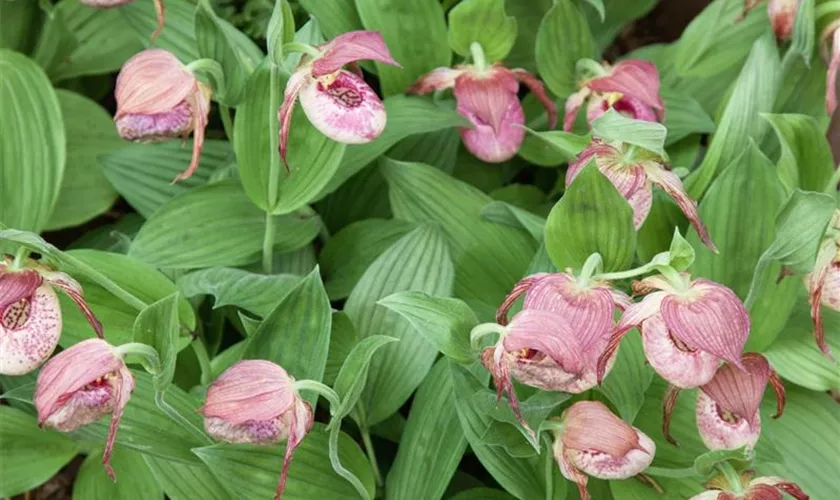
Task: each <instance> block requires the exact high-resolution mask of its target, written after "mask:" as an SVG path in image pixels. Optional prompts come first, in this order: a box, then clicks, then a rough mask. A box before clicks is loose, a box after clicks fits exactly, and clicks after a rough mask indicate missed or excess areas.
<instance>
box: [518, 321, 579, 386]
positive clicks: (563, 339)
mask: <svg viewBox="0 0 840 500" xmlns="http://www.w3.org/2000/svg"><path fill="white" fill-rule="evenodd" d="M502 343H503V345H504V348H505V350H506V351H508V352H513V351H519V350H521V349H533V350H534V351H537V352H539V353H540V354H543V355H545V356H547V357H549V358H551V359H552V360H553V361H554V362H555V363H557V364H558V365H559V366H560V367H561V368H563V370H564V371H565V372H566V373H573V374H580V373H581V372H582V371H583V366H584V359H583V354H582V351H581V348H580V344H579V340H578V339H577V338H576V336H575V332H574V330H573V329H572V328H571V326H570V325H569V324H568V323H567V322H566V320H565V318H563V317H562V316H560V315H558V314H554V313H551V312H548V311H540V310H536V309H525V310H522V311H520V312H519V313H518V314H517V315H516V316H514V317H513V321H511V322H510V326H508V330H507V333H506V334H505V337H504V339H503V340H502Z"/></svg>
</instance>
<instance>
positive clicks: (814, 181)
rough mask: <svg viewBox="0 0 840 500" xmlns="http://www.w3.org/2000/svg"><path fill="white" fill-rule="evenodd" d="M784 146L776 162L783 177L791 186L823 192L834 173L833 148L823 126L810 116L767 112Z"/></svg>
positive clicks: (765, 116)
mask: <svg viewBox="0 0 840 500" xmlns="http://www.w3.org/2000/svg"><path fill="white" fill-rule="evenodd" d="M763 118H764V119H765V120H767V121H768V122H770V125H772V126H773V130H775V131H776V136H778V138H779V142H780V143H781V145H782V152H781V155H780V156H779V160H778V161H777V162H776V168H778V169H779V177H781V179H782V182H783V183H784V184H785V187H787V188H788V189H795V188H797V187H798V188H801V189H803V190H805V191H823V190H824V189H825V188H826V184H828V181H829V180H830V179H831V174H833V173H834V160H833V159H832V157H831V148H830V147H829V144H828V141H826V140H825V138H824V135H823V128H822V127H821V126H820V125H819V124H818V123H817V121H816V120H815V119H814V118H813V117H810V116H808V115H797V114H781V115H763Z"/></svg>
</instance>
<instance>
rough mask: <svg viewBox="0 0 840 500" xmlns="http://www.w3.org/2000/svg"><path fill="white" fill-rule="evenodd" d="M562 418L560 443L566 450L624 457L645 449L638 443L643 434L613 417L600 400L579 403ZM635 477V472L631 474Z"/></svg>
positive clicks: (570, 408)
mask: <svg viewBox="0 0 840 500" xmlns="http://www.w3.org/2000/svg"><path fill="white" fill-rule="evenodd" d="M563 418H564V421H563V424H564V428H563V435H562V440H563V445H564V446H565V447H566V449H567V451H569V450H576V451H589V452H592V453H605V454H607V455H611V456H613V457H624V456H626V455H627V454H628V453H629V452H630V451H632V450H641V451H644V450H645V448H644V447H643V446H642V445H641V442H640V436H641V435H643V434H641V433H638V432H637V430H636V429H635V428H634V427H632V426H631V425H628V424H627V423H625V422H624V421H623V420H621V419H620V418H618V417H617V416H615V415H614V414H613V413H612V412H611V411H610V410H609V409H608V408H607V407H606V405H604V403H601V402H600V401H578V402H577V403H575V404H573V405H572V406H570V407H569V408H568V409H567V410H566V411H565V412H564V413H563ZM651 458H653V457H651ZM639 472H641V471H639ZM635 474H638V472H636V473H633V474H631V475H635ZM628 477H629V476H628Z"/></svg>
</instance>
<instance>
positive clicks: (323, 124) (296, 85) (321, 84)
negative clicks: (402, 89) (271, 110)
mask: <svg viewBox="0 0 840 500" xmlns="http://www.w3.org/2000/svg"><path fill="white" fill-rule="evenodd" d="M316 49H317V50H318V52H319V55H318V56H316V57H313V56H311V55H304V56H303V58H301V61H300V65H299V66H298V68H297V70H295V72H294V73H293V74H292V76H291V77H290V78H289V81H288V82H287V83H286V90H285V92H284V94H283V104H282V106H280V110H279V112H278V115H277V116H278V119H279V120H280V156H281V157H282V158H283V162H284V163H285V162H286V153H287V147H288V141H289V127H290V125H291V122H292V111H294V107H295V101H297V100H298V98H300V105H301V107H303V111H304V113H306V117H307V118H309V121H310V122H311V123H312V125H313V126H314V127H315V128H317V129H318V130H319V131H320V132H321V133H322V134H324V135H325V136H327V137H329V138H330V139H332V140H334V141H337V142H342V143H344V144H364V143H366V142H370V141H372V140H374V139H376V138H377V137H379V135H380V134H382V131H383V130H384V129H385V121H386V115H385V106H383V105H382V101H381V100H380V99H379V96H377V95H376V93H375V92H374V91H373V89H371V88H370V86H368V84H367V83H365V81H364V80H363V79H362V77H361V75H360V74H355V73H353V72H351V71H348V70H346V69H343V66H345V65H350V64H353V63H355V62H356V61H361V60H372V61H377V62H381V63H385V64H392V65H394V66H399V63H398V62H397V61H395V60H394V59H393V58H392V57H391V53H390V52H389V51H388V47H387V46H386V45H385V40H383V39H382V35H380V34H379V33H378V32H375V31H351V32H349V33H344V34H343V35H339V36H337V37H335V38H334V39H332V40H330V41H329V42H327V43H325V44H323V45H319V46H318V47H317V48H316Z"/></svg>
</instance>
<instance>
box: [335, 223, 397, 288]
mask: <svg viewBox="0 0 840 500" xmlns="http://www.w3.org/2000/svg"><path fill="white" fill-rule="evenodd" d="M413 228H414V225H413V224H411V223H408V222H404V221H401V220H398V219H390V220H384V219H366V220H363V221H359V222H355V223H353V224H350V225H349V226H347V227H345V228H344V229H342V230H341V231H339V232H338V233H337V234H335V235H334V236H333V237H331V238H330V239H329V240H328V241H327V244H326V245H324V248H323V250H322V251H321V255H320V259H319V260H320V263H321V266H322V273H323V275H324V279H325V281H326V283H325V285H326V288H327V293H328V294H329V296H330V299H332V300H340V299H344V298H347V296H348V295H350V292H351V291H352V290H353V287H354V286H356V283H357V282H358V281H359V279H360V278H361V277H362V275H363V274H364V272H365V270H366V269H367V268H368V266H370V265H371V264H372V263H373V261H375V260H376V258H377V257H379V255H380V254H382V252H384V251H385V250H386V249H388V248H389V247H390V246H391V245H393V244H394V243H396V241H397V240H399V239H400V238H402V237H403V236H405V235H406V234H407V233H408V232H409V231H411V230H412V229H413Z"/></svg>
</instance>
